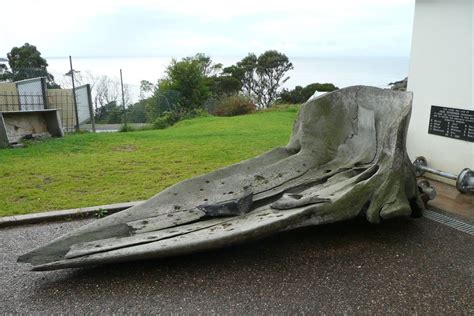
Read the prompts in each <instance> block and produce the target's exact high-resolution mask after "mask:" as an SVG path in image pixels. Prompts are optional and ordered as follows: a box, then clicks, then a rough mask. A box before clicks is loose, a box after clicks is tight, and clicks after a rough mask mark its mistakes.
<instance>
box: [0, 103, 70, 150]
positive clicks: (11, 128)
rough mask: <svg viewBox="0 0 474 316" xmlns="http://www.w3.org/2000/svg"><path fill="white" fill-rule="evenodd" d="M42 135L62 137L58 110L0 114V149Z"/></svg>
mask: <svg viewBox="0 0 474 316" xmlns="http://www.w3.org/2000/svg"><path fill="white" fill-rule="evenodd" d="M42 135H48V136H49V135H50V136H53V137H63V136H64V132H63V128H62V125H61V119H60V118H59V114H58V110H36V111H15V112H14V111H11V112H0V148H2V147H8V146H10V145H13V144H17V143H19V142H21V140H22V139H23V138H24V137H28V136H29V137H38V136H42Z"/></svg>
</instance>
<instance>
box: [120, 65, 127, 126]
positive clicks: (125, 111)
mask: <svg viewBox="0 0 474 316" xmlns="http://www.w3.org/2000/svg"><path fill="white" fill-rule="evenodd" d="M120 85H121V87H122V105H123V126H124V129H125V131H127V130H128V126H127V109H126V108H125V96H124V93H123V78H122V69H120Z"/></svg>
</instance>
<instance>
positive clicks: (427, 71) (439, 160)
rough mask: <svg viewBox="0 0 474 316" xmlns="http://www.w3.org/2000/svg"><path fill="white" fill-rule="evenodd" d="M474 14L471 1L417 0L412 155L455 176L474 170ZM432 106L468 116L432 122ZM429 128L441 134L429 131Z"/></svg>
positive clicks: (412, 67) (412, 73)
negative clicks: (464, 169) (463, 170)
mask: <svg viewBox="0 0 474 316" xmlns="http://www.w3.org/2000/svg"><path fill="white" fill-rule="evenodd" d="M473 15H474V1H472V0H453V1H448V0H430V1H427V0H417V1H416V6H415V19H414V26H413V42H412V51H411V58H410V71H409V75H408V90H409V91H413V93H414V99H413V111H412V116H411V121H410V127H409V130H408V141H407V148H408V153H409V155H410V157H411V158H412V159H414V158H415V157H417V156H425V157H426V158H427V160H428V164H429V166H431V167H433V168H437V169H441V170H444V171H448V172H451V173H455V174H457V173H459V172H460V171H461V170H462V169H463V168H471V169H474V142H473V140H472V139H473V138H472V137H474V121H473V115H474V105H473V90H474V81H473V69H474V62H473V60H474V51H473V37H474V32H473ZM432 106H439V107H448V108H453V109H462V111H458V110H447V112H446V111H445V113H447V116H449V115H451V113H450V112H452V114H453V115H454V116H457V115H461V116H463V118H462V119H461V120H459V121H457V122H452V123H450V122H449V121H450V120H451V119H452V118H451V119H450V118H449V117H448V118H447V119H446V120H444V119H443V118H442V119H441V120H442V122H441V121H439V122H433V120H431V124H430V112H431V111H432ZM434 110H436V108H434ZM454 120H455V121H456V120H457V119H454ZM440 122H441V123H440ZM443 122H444V123H443ZM440 124H441V125H440ZM443 124H444V125H443ZM429 128H431V129H432V130H434V132H435V133H438V135H435V134H430V133H428V130H429ZM437 129H438V130H437ZM444 130H446V131H445V132H446V133H445V135H447V136H451V137H459V135H461V134H462V135H461V136H464V137H465V138H470V139H461V138H458V139H455V138H451V137H445V136H440V135H442V134H443V132H444ZM469 136H470V137H469ZM427 176H430V175H428V174H427ZM431 177H434V176H431ZM437 179H439V180H442V181H445V182H449V180H446V179H443V178H437Z"/></svg>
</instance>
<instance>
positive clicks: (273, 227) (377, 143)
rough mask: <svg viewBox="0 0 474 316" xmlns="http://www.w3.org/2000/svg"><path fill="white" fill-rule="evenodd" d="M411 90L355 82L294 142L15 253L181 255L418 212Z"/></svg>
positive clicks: (323, 99)
mask: <svg viewBox="0 0 474 316" xmlns="http://www.w3.org/2000/svg"><path fill="white" fill-rule="evenodd" d="M411 101H412V94H411V93H409V92H402V91H393V90H388V89H379V88H374V87H367V86H354V87H348V88H344V89H340V90H336V91H334V92H331V93H327V94H324V95H322V96H320V97H318V98H314V99H310V100H309V101H308V102H306V103H305V104H303V105H302V106H301V109H300V111H299V114H298V117H297V119H296V121H295V123H294V128H293V133H292V136H291V138H290V140H289V143H288V145H286V146H285V147H279V148H275V149H273V150H271V151H269V152H267V153H265V154H263V155H261V156H258V157H256V158H253V159H249V160H245V161H242V162H240V163H237V164H234V165H231V166H229V167H226V168H223V169H219V170H216V171H214V172H211V173H209V174H206V175H203V176H198V177H194V178H191V179H188V180H185V181H183V182H180V183H178V184H176V185H174V186H172V187H170V188H168V189H166V190H164V191H162V192H160V193H158V194H157V195H155V196H154V197H152V198H151V199H149V200H148V201H146V202H144V203H143V204H140V205H137V206H134V207H132V208H130V209H127V210H125V211H122V212H119V213H116V214H114V215H111V216H108V217H105V218H103V219H100V220H97V221H95V222H93V223H91V224H89V225H86V226H84V227H82V228H80V229H78V230H76V231H72V232H70V233H68V234H66V235H64V236H63V237H60V238H58V239H56V240H54V241H52V242H51V243H50V244H48V245H45V246H43V247H40V248H38V249H35V250H33V251H32V252H30V253H27V254H25V255H23V256H21V257H20V258H19V261H20V262H28V263H30V264H32V265H33V270H54V269H61V268H70V267H80V266H85V265H95V264H105V263H113V262H122V261H131V260H141V259H148V258H158V257H166V256H176V255H183V254H188V253H192V252H197V251H203V250H209V249H214V248H219V247H224V246H228V245H233V244H236V243H242V242H246V241H249V240H255V239H258V238H262V237H265V236H268V235H270V234H274V233H277V232H279V231H283V230H288V229H292V228H297V227H301V226H307V225H319V224H325V223H331V222H336V221H343V220H348V219H351V218H354V217H357V216H364V217H365V218H366V219H367V220H368V221H369V222H371V223H379V222H380V221H382V220H386V219H390V218H393V217H397V216H413V217H417V216H420V215H421V211H422V209H423V202H422V200H421V198H420V193H419V189H418V187H417V185H416V179H415V170H414V167H413V165H412V163H411V161H410V159H409V158H408V155H407V152H406V148H405V143H406V132H407V127H408V123H409V118H410V111H411Z"/></svg>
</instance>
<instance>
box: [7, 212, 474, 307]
mask: <svg viewBox="0 0 474 316" xmlns="http://www.w3.org/2000/svg"><path fill="white" fill-rule="evenodd" d="M89 221H90V220H89ZM87 222H88V221H72V222H61V223H50V224H37V225H26V226H21V227H12V228H3V229H1V230H0V240H1V248H0V250H1V253H0V256H1V262H0V313H1V314H4V313H45V314H51V313H76V314H85V313H94V314H98V313H125V312H128V313H134V312H143V313H179V314H194V313H198V314H269V313H272V314H294V313H308V314H314V313H315V312H318V313H326V314H335V313H347V314H360V313H370V314H373V313H378V314H385V313H391V314H394V313H402V314H407V313H409V314H414V313H420V314H471V315H472V314H473V313H474V294H473V293H474V291H473V290H474V288H473V271H474V260H473V259H474V243H473V239H474V238H473V237H472V236H470V235H467V234H465V233H462V232H459V231H456V230H454V229H452V228H449V227H446V226H444V225H441V224H438V223H435V222H432V221H430V220H429V219H426V218H422V219H416V220H411V219H397V220H392V221H389V222H386V223H384V224H382V225H378V226H376V225H369V224H367V223H363V222H360V221H352V222H346V223H341V224H333V225H326V226H320V227H310V228H304V229H299V230H297V231H292V232H286V233H282V234H279V235H276V236H273V237H271V238H267V239H264V240H261V241H258V242H254V243H250V244H244V245H241V246H238V247H231V248H226V249H223V250H219V251H213V252H207V253H202V254H196V255H192V256H185V257H176V258H170V259H160V260H150V261H144V262H134V263H125V264H116V265H109V266H101V267H95V268H87V269H74V270H72V269H71V270H60V271H52V272H30V271H29V270H28V266H27V265H24V264H17V263H16V257H17V256H18V255H19V254H22V253H25V252H27V251H29V250H31V249H32V248H35V247H37V246H39V245H42V244H44V243H46V242H47V241H49V240H51V239H52V238H55V237H57V236H60V235H62V234H63V233H65V232H67V231H69V230H71V229H75V228H77V227H79V226H81V225H84V224H86V223H87Z"/></svg>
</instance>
